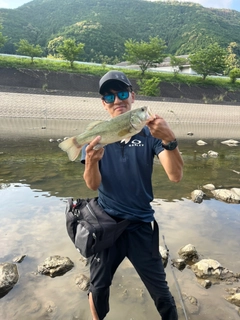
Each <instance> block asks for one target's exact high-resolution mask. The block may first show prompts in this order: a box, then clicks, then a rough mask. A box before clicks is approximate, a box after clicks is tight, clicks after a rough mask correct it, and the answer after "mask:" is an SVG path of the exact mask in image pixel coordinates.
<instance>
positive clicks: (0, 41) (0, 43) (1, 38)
mask: <svg viewBox="0 0 240 320" xmlns="http://www.w3.org/2000/svg"><path fill="white" fill-rule="evenodd" d="M1 30H2V26H1V24H0V48H1V47H3V45H4V43H5V42H6V41H7V37H4V36H3V35H2V32H1Z"/></svg>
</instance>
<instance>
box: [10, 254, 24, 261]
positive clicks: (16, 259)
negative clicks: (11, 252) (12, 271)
mask: <svg viewBox="0 0 240 320" xmlns="http://www.w3.org/2000/svg"><path fill="white" fill-rule="evenodd" d="M25 257H26V254H23V255H22V256H18V257H16V258H14V259H13V262H15V263H21V262H22V261H23V260H24V258H25Z"/></svg>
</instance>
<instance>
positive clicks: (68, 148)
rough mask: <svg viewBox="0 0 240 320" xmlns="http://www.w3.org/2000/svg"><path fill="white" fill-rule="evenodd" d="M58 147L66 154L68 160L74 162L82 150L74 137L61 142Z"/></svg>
mask: <svg viewBox="0 0 240 320" xmlns="http://www.w3.org/2000/svg"><path fill="white" fill-rule="evenodd" d="M58 146H59V148H61V149H62V150H63V151H65V152H67V154H68V158H69V160H71V161H74V160H76V159H77V157H78V156H79V153H80V151H81V149H82V145H80V144H78V142H77V140H76V138H75V137H72V138H68V139H67V140H64V141H62V142H61V143H59V145H58Z"/></svg>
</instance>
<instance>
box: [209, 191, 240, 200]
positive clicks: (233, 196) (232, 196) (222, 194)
mask: <svg viewBox="0 0 240 320" xmlns="http://www.w3.org/2000/svg"><path fill="white" fill-rule="evenodd" d="M211 192H212V194H213V195H214V197H215V198H216V199H221V200H223V201H225V202H229V203H240V188H232V189H230V190H228V189H216V190H212V191H211Z"/></svg>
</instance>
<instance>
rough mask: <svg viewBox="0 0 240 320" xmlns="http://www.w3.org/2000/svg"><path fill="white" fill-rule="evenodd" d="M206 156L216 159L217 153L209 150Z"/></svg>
mask: <svg viewBox="0 0 240 320" xmlns="http://www.w3.org/2000/svg"><path fill="white" fill-rule="evenodd" d="M207 154H208V156H209V157H211V158H217V157H218V153H217V152H215V151H213V150H209V151H208V153H207Z"/></svg>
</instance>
